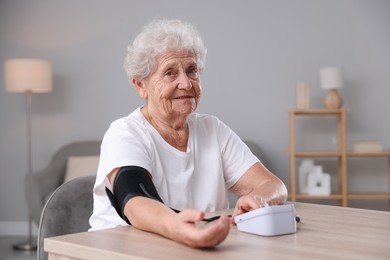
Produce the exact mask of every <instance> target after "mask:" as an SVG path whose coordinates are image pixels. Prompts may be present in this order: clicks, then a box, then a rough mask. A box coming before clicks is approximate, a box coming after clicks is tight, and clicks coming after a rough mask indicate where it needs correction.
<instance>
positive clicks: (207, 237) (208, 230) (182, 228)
mask: <svg viewBox="0 0 390 260" xmlns="http://www.w3.org/2000/svg"><path fill="white" fill-rule="evenodd" d="M204 215H205V213H204V212H203V211H199V210H194V209H186V210H183V211H182V212H180V213H178V214H176V216H175V217H174V219H173V221H172V223H171V224H172V226H171V230H170V232H169V233H170V234H171V239H173V240H175V241H177V242H180V243H183V244H186V245H188V246H190V247H195V248H202V247H213V246H216V245H218V244H220V243H221V242H222V241H224V240H225V238H226V237H227V235H228V233H229V229H230V220H229V217H228V216H227V215H222V216H221V217H220V218H219V219H218V220H216V221H214V222H212V223H210V224H205V225H197V222H200V221H202V220H203V218H204Z"/></svg>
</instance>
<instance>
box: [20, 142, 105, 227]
mask: <svg viewBox="0 0 390 260" xmlns="http://www.w3.org/2000/svg"><path fill="white" fill-rule="evenodd" d="M100 144H101V141H79V142H73V143H70V144H67V145H65V146H63V147H62V148H60V149H59V150H58V151H57V152H56V153H55V154H54V156H53V157H52V158H51V160H50V163H49V165H48V166H47V167H46V168H45V169H43V170H41V171H38V172H33V173H31V174H27V176H26V180H25V195H26V201H27V206H28V210H29V214H30V217H31V219H32V220H33V221H34V222H35V223H36V224H37V225H38V224H39V220H40V217H41V213H42V209H43V206H44V205H45V203H46V201H47V199H48V198H49V196H50V195H51V194H52V193H53V191H55V190H56V189H57V188H58V187H59V186H60V185H61V184H62V183H63V181H64V176H65V172H66V165H67V160H68V157H69V156H87V155H99V153H100Z"/></svg>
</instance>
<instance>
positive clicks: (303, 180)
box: [298, 159, 314, 193]
mask: <svg viewBox="0 0 390 260" xmlns="http://www.w3.org/2000/svg"><path fill="white" fill-rule="evenodd" d="M313 168H314V161H313V160H311V159H303V160H302V162H301V165H300V166H299V169H298V178H299V183H298V184H299V185H298V189H299V193H307V177H308V176H309V173H310V171H311V170H312V169H313Z"/></svg>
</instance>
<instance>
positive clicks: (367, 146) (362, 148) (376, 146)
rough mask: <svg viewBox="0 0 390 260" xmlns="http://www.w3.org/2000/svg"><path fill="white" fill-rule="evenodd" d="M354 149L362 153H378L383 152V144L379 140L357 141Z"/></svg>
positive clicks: (354, 143)
mask: <svg viewBox="0 0 390 260" xmlns="http://www.w3.org/2000/svg"><path fill="white" fill-rule="evenodd" d="M352 149H353V151H354V152H360V153H377V152H383V145H382V143H381V142H378V141H355V142H353V148H352Z"/></svg>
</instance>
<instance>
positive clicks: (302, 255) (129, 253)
mask: <svg viewBox="0 0 390 260" xmlns="http://www.w3.org/2000/svg"><path fill="white" fill-rule="evenodd" d="M294 205H295V208H296V213H297V215H299V216H300V218H301V223H299V224H298V230H297V233H295V234H290V235H282V236H276V237H262V236H257V235H253V234H247V233H243V232H239V231H238V230H237V228H236V226H234V225H232V226H231V230H230V233H229V235H228V237H227V238H226V240H225V241H224V242H222V243H221V244H220V245H218V246H216V247H214V248H209V249H194V248H190V247H188V246H185V245H182V244H180V243H177V242H174V241H171V240H169V239H166V238H163V237H161V236H159V235H155V234H152V233H148V232H144V231H140V230H137V229H135V228H133V227H131V226H127V227H118V228H113V229H106V230H101V231H95V232H84V233H77V234H71V235H65V236H59V237H54V238H46V239H45V242H44V247H45V250H46V251H48V252H49V259H53V260H54V259H94V260H100V259H196V260H205V259H234V260H237V259H289V260H290V259H327V260H331V259H390V212H385V211H373V210H363V209H355V208H344V207H336V206H325V205H316V204H308V203H298V202H296V203H294Z"/></svg>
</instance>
